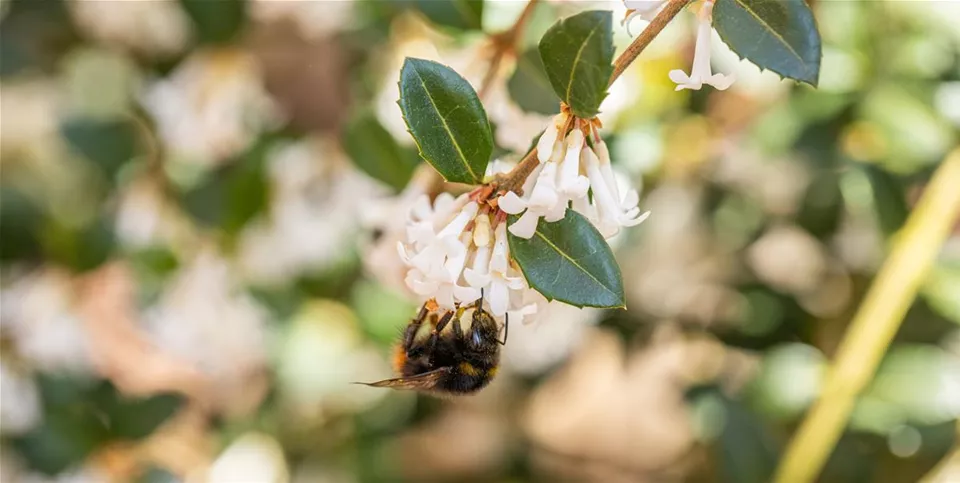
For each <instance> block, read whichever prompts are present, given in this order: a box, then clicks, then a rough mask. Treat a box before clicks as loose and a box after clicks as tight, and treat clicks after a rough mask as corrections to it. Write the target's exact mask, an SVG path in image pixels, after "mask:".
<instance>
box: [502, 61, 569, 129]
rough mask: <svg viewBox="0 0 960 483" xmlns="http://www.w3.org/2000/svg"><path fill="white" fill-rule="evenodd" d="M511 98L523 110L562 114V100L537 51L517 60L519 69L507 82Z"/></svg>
mask: <svg viewBox="0 0 960 483" xmlns="http://www.w3.org/2000/svg"><path fill="white" fill-rule="evenodd" d="M507 91H508V92H510V98H512V99H513V102H516V103H517V105H518V106H520V108H521V109H523V110H524V111H527V112H536V113H539V114H557V113H558V112H560V99H558V98H557V95H556V94H554V92H553V87H552V86H551V85H550V79H547V71H546V70H544V68H543V60H542V59H540V52H539V51H537V49H530V50H527V51H526V52H524V53H523V55H521V56H520V57H519V58H517V69H516V70H514V71H513V75H511V76H510V80H508V81H507Z"/></svg>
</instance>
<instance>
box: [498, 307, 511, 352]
mask: <svg viewBox="0 0 960 483" xmlns="http://www.w3.org/2000/svg"><path fill="white" fill-rule="evenodd" d="M509 330H510V313H509V312H508V313H507V314H506V315H504V316H503V340H502V341H499V340H498V341H497V343H499V344H500V345H507V334H509Z"/></svg>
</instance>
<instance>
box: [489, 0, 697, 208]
mask: <svg viewBox="0 0 960 483" xmlns="http://www.w3.org/2000/svg"><path fill="white" fill-rule="evenodd" d="M689 2H690V0H670V2H669V3H667V5H666V6H664V7H663V9H662V10H660V13H659V14H657V16H656V17H655V18H654V19H653V21H652V22H650V24H649V25H647V28H645V29H643V32H641V33H640V35H639V36H637V38H636V40H634V41H633V43H631V44H630V45H629V46H628V47H627V50H625V51H624V52H623V53H622V54H620V57H617V60H616V61H614V63H613V75H611V76H610V82H609V83H608V85H611V84H613V82H614V81H615V80H617V78H618V77H620V74H623V71H624V70H626V68H627V67H629V66H630V64H631V63H633V61H635V60H637V57H638V56H639V55H640V53H641V52H643V50H644V49H646V48H647V46H648V45H650V42H652V41H653V39H655V38H656V37H657V35H660V32H663V29H664V27H666V26H667V24H668V23H670V21H671V20H673V18H674V17H676V16H677V14H679V13H680V11H681V10H683V7H685V6H686V5H687V3H689ZM532 3H533V1H531V2H530V3H528V4H527V10H532V9H531V7H530V4H532ZM524 12H526V10H525V11H524ZM521 17H523V15H522V14H521ZM481 92H482V91H481ZM569 126H572V124H570V123H569V122H568V127H565V128H564V130H563V131H564V133H565V132H566V131H568V130H569V129H570V127H569ZM538 164H540V161H539V160H538V159H537V149H536V148H534V149H533V150H532V151H530V152H529V153H528V154H527V155H526V156H525V157H524V158H523V160H521V161H520V162H519V163H518V164H517V165H516V166H515V167H514V168H513V170H511V171H510V172H509V173H507V174H505V175H502V176H499V177H498V178H497V179H496V180H494V181H493V183H495V184H496V190H495V192H498V193H505V192H507V191H513V192H515V193H517V194H522V192H521V190H522V186H523V183H524V182H525V181H526V179H527V177H528V176H530V173H532V172H533V170H534V169H536V167H537V165H538Z"/></svg>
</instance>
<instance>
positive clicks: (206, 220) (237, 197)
mask: <svg viewBox="0 0 960 483" xmlns="http://www.w3.org/2000/svg"><path fill="white" fill-rule="evenodd" d="M273 145H274V144H273V142H272V141H270V140H261V141H260V142H258V143H257V144H256V145H254V146H253V147H251V148H250V150H248V152H246V153H245V154H244V155H243V156H242V157H241V158H240V159H237V160H234V161H233V162H232V163H229V164H227V165H226V166H224V167H222V168H220V169H218V170H216V171H214V172H211V173H209V174H208V176H207V177H206V179H204V180H203V182H201V183H200V184H198V185H196V186H193V187H191V188H190V189H188V190H186V191H185V192H183V193H182V194H181V195H180V203H181V204H182V206H183V208H184V209H185V210H186V212H187V213H188V214H190V216H192V217H193V218H194V219H196V220H197V221H200V222H201V223H203V224H205V225H207V226H210V227H219V228H221V229H223V230H224V232H225V233H226V234H228V235H235V234H237V233H239V232H240V230H241V229H242V228H243V227H244V226H245V225H246V224H247V222H248V221H250V220H251V219H253V218H254V217H255V216H256V215H257V214H259V213H260V212H262V211H263V210H264V209H265V208H266V207H267V205H268V203H269V198H270V183H269V181H268V179H267V173H266V156H267V151H268V149H269V148H270V147H271V146H273Z"/></svg>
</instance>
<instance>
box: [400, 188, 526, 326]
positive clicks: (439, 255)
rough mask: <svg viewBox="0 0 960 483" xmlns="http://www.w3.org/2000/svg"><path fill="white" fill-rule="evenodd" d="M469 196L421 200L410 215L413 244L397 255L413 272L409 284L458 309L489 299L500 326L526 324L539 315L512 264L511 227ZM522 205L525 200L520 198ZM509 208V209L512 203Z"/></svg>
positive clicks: (405, 245) (410, 241)
mask: <svg viewBox="0 0 960 483" xmlns="http://www.w3.org/2000/svg"><path fill="white" fill-rule="evenodd" d="M469 196H470V195H469V194H467V195H463V196H461V197H460V198H457V199H453V198H452V197H450V196H449V195H448V196H441V197H438V198H437V200H436V202H435V203H434V206H432V207H431V206H430V203H429V201H427V200H426V199H424V200H418V201H417V203H415V204H414V206H413V207H412V209H411V211H410V215H409V218H408V220H407V223H408V226H407V228H408V230H407V234H408V238H407V243H402V242H401V243H399V244H398V246H397V251H398V252H399V254H400V258H401V259H402V260H403V262H404V263H405V264H406V265H407V266H408V267H410V268H409V270H408V271H407V274H406V277H405V279H404V281H405V283H406V284H407V286H408V287H410V289H411V291H413V293H415V294H417V295H418V296H420V297H421V298H422V299H424V300H427V299H431V298H432V299H434V300H435V301H436V303H437V305H439V306H440V307H441V308H445V309H452V308H454V307H457V306H458V305H463V304H469V303H472V302H474V301H475V300H477V299H479V298H480V297H481V296H484V298H485V302H486V303H487V304H488V310H489V311H490V312H491V313H492V314H493V315H494V316H496V317H498V318H499V319H500V320H503V318H504V317H507V314H508V313H511V314H513V315H510V317H513V318H517V319H518V321H521V320H522V318H523V317H527V316H530V315H533V314H534V313H536V311H535V310H534V308H531V307H527V305H529V303H528V302H524V300H527V299H529V297H525V296H523V293H524V292H528V291H530V289H529V288H528V286H527V282H526V280H525V279H524V278H523V276H522V275H521V274H520V273H519V272H518V271H517V269H516V268H515V267H514V266H513V264H512V263H511V260H510V246H509V244H508V243H507V226H506V223H504V222H500V223H497V225H496V227H494V226H492V225H493V224H494V222H495V220H497V219H498V217H497V216H496V213H491V212H489V211H488V209H487V208H486V207H484V209H483V210H481V209H480V205H479V204H478V203H477V202H476V201H472V200H470V199H469ZM517 200H519V198H517ZM508 204H509V203H508Z"/></svg>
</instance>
